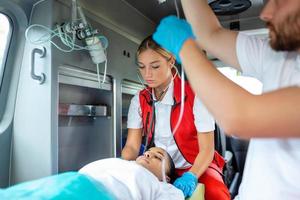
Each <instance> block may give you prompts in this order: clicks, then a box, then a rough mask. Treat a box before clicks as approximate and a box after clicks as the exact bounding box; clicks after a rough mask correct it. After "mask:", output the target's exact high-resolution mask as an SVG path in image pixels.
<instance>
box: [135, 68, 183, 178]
mask: <svg viewBox="0 0 300 200" xmlns="http://www.w3.org/2000/svg"><path fill="white" fill-rule="evenodd" d="M172 68H174V69H175V74H174V75H173V77H172V80H171V81H170V83H169V84H168V86H167V87H166V88H165V89H164V90H163V93H162V94H160V97H162V95H163V94H164V93H165V92H166V91H167V90H168V89H169V86H170V84H171V83H172V82H173V81H174V79H175V77H176V76H177V75H178V70H177V68H176V67H175V65H173V67H172ZM181 74H182V78H181V103H180V112H179V118H178V121H177V123H176V125H175V128H174V129H173V132H172V134H173V136H174V135H175V133H176V131H177V129H178V127H179V124H180V122H181V119H182V116H183V110H184V101H183V99H184V93H185V88H184V70H183V67H182V68H181ZM137 76H138V79H139V81H140V83H141V84H142V86H143V87H144V89H145V90H146V91H147V92H148V94H149V95H150V101H151V107H152V116H151V117H150V127H149V129H148V127H147V124H148V120H149V115H150V113H148V114H147V116H146V117H147V118H146V127H145V128H144V131H145V134H144V135H145V137H146V139H145V144H144V152H145V151H146V150H147V149H149V148H151V147H153V146H155V144H154V137H155V104H156V103H157V102H159V100H160V98H159V99H158V100H157V99H155V98H154V93H153V92H151V91H149V89H148V88H147V86H146V85H145V84H144V82H143V81H142V79H141V74H140V71H139V70H137ZM152 130H153V134H152V138H151V141H150V143H149V145H148V142H149V141H148V139H149V138H148V135H149V133H150V131H152ZM168 146H169V145H166V149H165V153H164V158H167V157H168V155H167V153H166V152H167V151H168ZM144 152H143V153H144ZM165 167H166V161H165V159H162V166H161V174H162V179H163V182H165V183H167V179H166V174H165Z"/></svg>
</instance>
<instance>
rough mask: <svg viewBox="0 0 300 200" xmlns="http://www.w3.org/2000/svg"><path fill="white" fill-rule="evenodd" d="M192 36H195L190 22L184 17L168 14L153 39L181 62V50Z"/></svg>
mask: <svg viewBox="0 0 300 200" xmlns="http://www.w3.org/2000/svg"><path fill="white" fill-rule="evenodd" d="M190 38H192V39H194V38H195V36H194V34H193V31H192V28H191V26H190V24H189V23H187V22H186V21H185V20H183V19H178V18H177V17H176V16H168V17H166V18H164V19H162V20H161V22H160V24H159V25H158V27H157V28H156V31H155V33H154V34H153V39H154V40H155V41H156V42H157V43H158V44H160V45H161V46H162V47H163V48H165V49H167V50H168V51H170V52H171V53H172V54H173V55H174V56H175V57H176V60H177V62H179V63H181V60H180V57H179V52H180V50H181V48H182V45H183V44H184V42H185V41H186V40H187V39H190Z"/></svg>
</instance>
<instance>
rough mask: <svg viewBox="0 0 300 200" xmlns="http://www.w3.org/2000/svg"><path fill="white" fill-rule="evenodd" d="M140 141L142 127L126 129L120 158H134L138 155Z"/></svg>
mask: <svg viewBox="0 0 300 200" xmlns="http://www.w3.org/2000/svg"><path fill="white" fill-rule="evenodd" d="M141 143H142V129H132V128H130V129H128V136H127V140H126V144H125V146H124V148H123V150H122V153H121V155H122V158H123V159H125V160H135V159H136V158H137V157H138V154H139V151H140V147H141Z"/></svg>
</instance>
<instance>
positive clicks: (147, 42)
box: [136, 35, 175, 61]
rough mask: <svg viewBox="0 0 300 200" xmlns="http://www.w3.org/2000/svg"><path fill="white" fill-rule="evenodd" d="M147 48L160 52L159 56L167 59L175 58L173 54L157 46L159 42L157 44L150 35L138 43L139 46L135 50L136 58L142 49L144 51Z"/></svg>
mask: <svg viewBox="0 0 300 200" xmlns="http://www.w3.org/2000/svg"><path fill="white" fill-rule="evenodd" d="M147 49H151V50H153V51H155V52H156V53H158V54H160V55H161V56H163V57H164V58H166V59H167V61H169V60H171V59H172V58H173V59H174V60H175V58H174V56H173V55H172V54H171V53H170V52H168V51H167V50H165V49H164V48H162V47H161V46H159V44H157V43H156V42H155V41H154V40H153V39H152V35H150V36H148V37H146V38H145V39H144V40H143V41H142V42H141V44H140V46H139V47H138V50H137V52H136V58H138V56H139V55H140V54H141V53H143V52H144V51H146V50H147Z"/></svg>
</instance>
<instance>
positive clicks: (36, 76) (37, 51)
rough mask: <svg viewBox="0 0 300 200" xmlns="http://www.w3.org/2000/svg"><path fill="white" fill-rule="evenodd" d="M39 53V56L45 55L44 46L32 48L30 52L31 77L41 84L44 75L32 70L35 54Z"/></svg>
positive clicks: (43, 80) (44, 77)
mask: <svg viewBox="0 0 300 200" xmlns="http://www.w3.org/2000/svg"><path fill="white" fill-rule="evenodd" d="M36 53H37V54H40V58H43V57H45V55H46V48H45V47H43V49H38V48H34V49H33V50H32V52H31V78H32V79H34V80H37V81H38V82H39V84H43V83H44V82H45V79H46V75H45V74H44V73H42V74H41V75H40V76H39V75H36V74H35V72H34V61H35V54H36Z"/></svg>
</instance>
